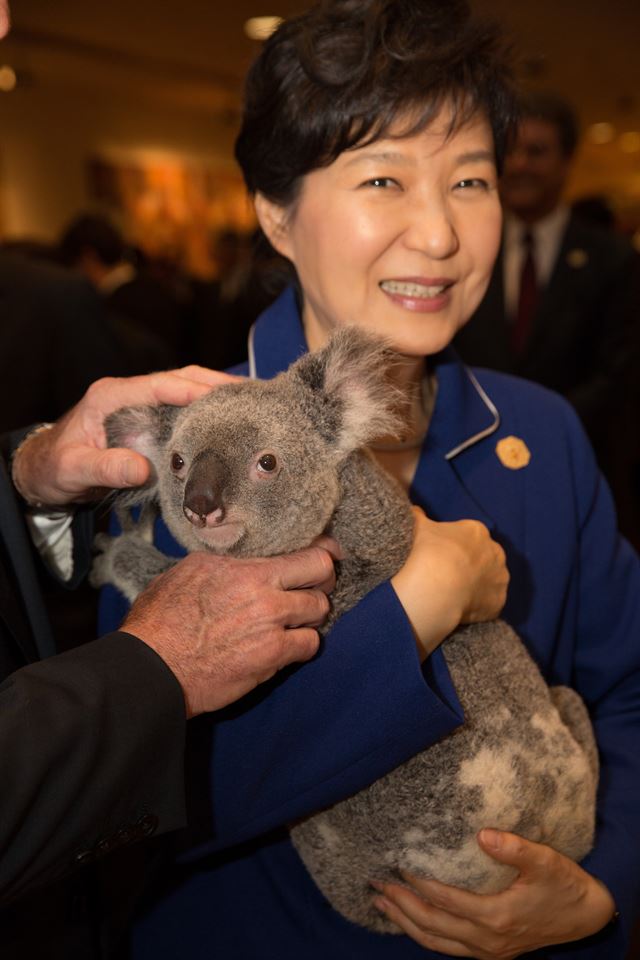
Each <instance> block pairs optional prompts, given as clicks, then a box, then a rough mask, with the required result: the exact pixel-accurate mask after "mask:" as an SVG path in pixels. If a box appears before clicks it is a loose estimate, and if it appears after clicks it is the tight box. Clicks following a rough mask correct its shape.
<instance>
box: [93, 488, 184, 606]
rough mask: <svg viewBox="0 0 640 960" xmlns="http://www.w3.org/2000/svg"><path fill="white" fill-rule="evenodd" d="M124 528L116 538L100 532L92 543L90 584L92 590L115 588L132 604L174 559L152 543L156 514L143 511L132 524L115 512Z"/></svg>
mask: <svg viewBox="0 0 640 960" xmlns="http://www.w3.org/2000/svg"><path fill="white" fill-rule="evenodd" d="M116 513H117V515H118V519H119V520H120V523H121V526H122V528H123V530H122V533H121V534H120V535H119V536H113V537H112V536H109V535H108V534H105V533H100V534H98V535H97V536H96V538H95V540H94V547H95V548H96V549H97V550H98V551H99V552H98V554H97V555H96V557H95V559H94V561H93V566H92V568H91V574H90V576H89V581H90V583H91V585H92V586H94V587H105V586H107V585H108V584H111V585H112V586H114V587H116V589H118V590H119V591H120V593H122V594H123V596H124V597H126V599H127V600H128V601H129V603H133V601H134V600H135V599H136V597H137V596H138V594H139V593H142V591H143V590H144V588H145V587H146V586H147V585H148V584H149V583H150V582H151V581H152V580H153V579H154V577H157V576H158V575H159V574H161V573H164V571H165V570H168V569H169V567H172V566H173V565H174V564H175V563H177V560H176V559H175V558H173V557H169V556H167V555H166V554H164V553H161V552H160V550H158V549H157V548H156V547H155V546H154V545H153V543H152V539H153V521H154V519H155V511H154V510H153V509H151V508H149V507H147V508H145V509H144V510H143V511H142V513H141V516H140V519H139V520H138V521H137V522H135V521H133V520H132V519H131V518H130V515H129V514H128V513H127V512H126V511H124V510H117V511H116Z"/></svg>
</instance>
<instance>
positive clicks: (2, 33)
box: [0, 0, 11, 40]
mask: <svg viewBox="0 0 640 960" xmlns="http://www.w3.org/2000/svg"><path fill="white" fill-rule="evenodd" d="M10 26H11V18H10V17H9V0H0V40H2V38H3V37H6V35H7V34H8V33H9V27H10Z"/></svg>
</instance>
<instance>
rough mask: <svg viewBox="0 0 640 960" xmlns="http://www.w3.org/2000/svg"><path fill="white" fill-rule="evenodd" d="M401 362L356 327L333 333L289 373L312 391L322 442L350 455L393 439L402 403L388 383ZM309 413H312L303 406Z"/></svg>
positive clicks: (395, 389) (399, 426) (372, 337)
mask: <svg viewBox="0 0 640 960" xmlns="http://www.w3.org/2000/svg"><path fill="white" fill-rule="evenodd" d="M398 361H399V357H398V355H397V354H396V353H394V351H393V350H392V349H391V348H390V347H389V346H388V344H387V343H386V342H385V341H384V340H382V339H380V338H378V337H374V336H372V335H371V334H368V333H365V332H364V331H363V330H360V329H359V328H357V327H346V328H345V329H343V330H340V331H339V332H338V333H336V334H335V335H334V336H333V337H332V338H331V340H330V341H329V343H328V344H327V346H326V347H324V348H323V349H322V350H319V351H318V352H317V353H309V354H306V355H305V356H304V357H301V358H300V360H298V361H297V362H296V363H295V364H294V365H293V366H292V367H291V373H292V374H293V375H294V376H297V377H298V378H299V379H300V380H302V381H303V383H304V384H305V386H306V387H307V388H308V389H310V390H312V391H314V394H315V395H316V400H317V409H316V413H315V419H316V421H317V423H318V427H319V429H320V430H321V432H322V434H323V436H325V438H326V439H327V440H329V441H330V442H331V443H333V444H335V446H336V447H337V448H338V449H339V451H340V452H341V453H344V454H348V453H351V451H352V450H357V449H358V448H359V447H363V446H366V444H367V443H371V442H372V441H373V440H376V439H379V438H380V437H385V436H394V435H397V434H398V433H399V432H400V431H401V429H402V419H401V416H400V412H401V410H402V407H403V406H404V405H405V400H404V398H403V397H402V395H401V393H400V391H399V390H398V389H397V388H396V387H395V386H393V384H392V383H391V382H390V379H389V377H388V372H389V367H390V365H391V364H393V363H394V362H395V363H397V362H398ZM305 408H306V411H307V413H311V415H312V416H313V411H312V410H311V409H309V406H308V405H305Z"/></svg>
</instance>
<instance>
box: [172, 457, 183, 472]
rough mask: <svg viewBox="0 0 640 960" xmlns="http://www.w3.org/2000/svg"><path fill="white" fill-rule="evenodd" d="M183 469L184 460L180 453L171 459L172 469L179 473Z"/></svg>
mask: <svg viewBox="0 0 640 960" xmlns="http://www.w3.org/2000/svg"><path fill="white" fill-rule="evenodd" d="M183 467H184V460H183V459H182V457H181V456H180V454H179V453H174V454H173V456H172V457H171V469H172V470H175V471H176V473H177V472H178V471H179V470H182V468H183Z"/></svg>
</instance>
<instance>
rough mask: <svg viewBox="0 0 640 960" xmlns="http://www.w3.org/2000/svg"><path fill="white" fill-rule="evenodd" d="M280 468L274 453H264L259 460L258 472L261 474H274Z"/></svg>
mask: <svg viewBox="0 0 640 960" xmlns="http://www.w3.org/2000/svg"><path fill="white" fill-rule="evenodd" d="M277 466H278V461H277V460H276V458H275V456H274V455H273V454H272V453H263V454H262V456H261V457H260V459H259V460H258V470H259V471H260V472H261V473H273V471H274V470H275V469H276V467H277Z"/></svg>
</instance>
